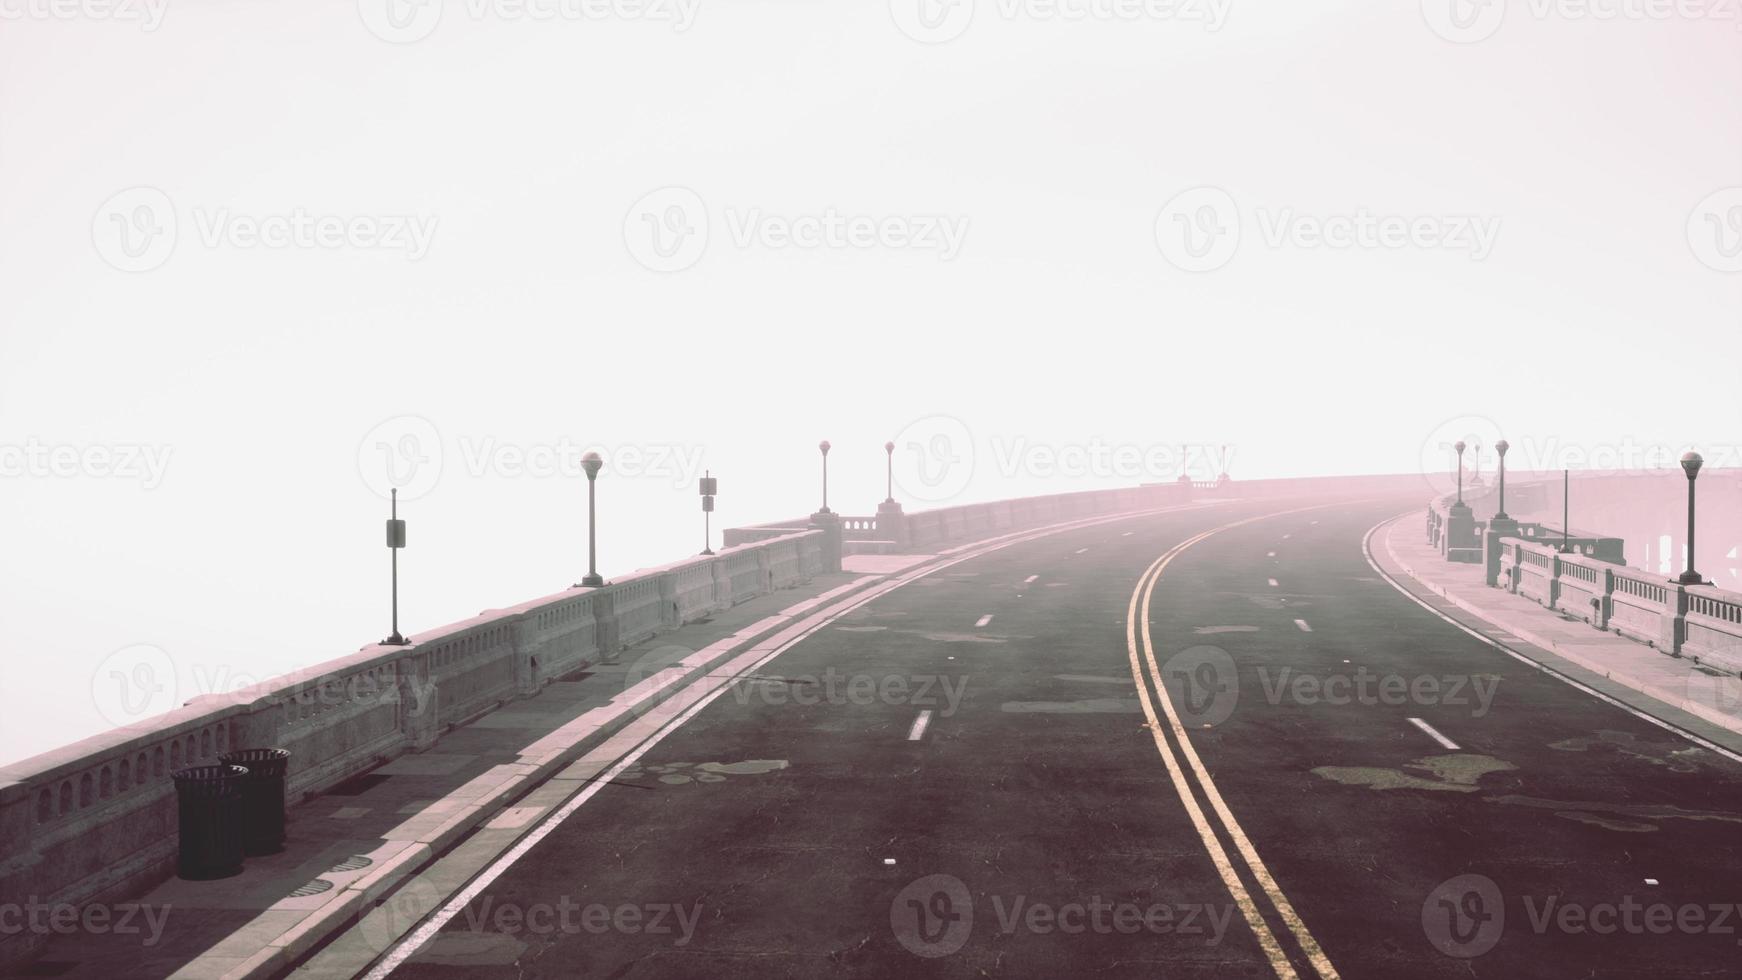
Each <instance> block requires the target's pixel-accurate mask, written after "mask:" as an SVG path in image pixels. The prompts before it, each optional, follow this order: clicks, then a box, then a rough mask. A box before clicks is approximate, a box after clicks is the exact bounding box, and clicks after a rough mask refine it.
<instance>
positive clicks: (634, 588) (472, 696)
mask: <svg viewBox="0 0 1742 980" xmlns="http://www.w3.org/2000/svg"><path fill="white" fill-rule="evenodd" d="M823 544H824V542H823V533H822V532H820V531H814V530H797V531H789V532H787V533H784V534H780V535H775V536H771V537H767V538H764V539H762V540H758V541H755V542H752V543H748V544H741V545H737V546H734V547H728V548H725V549H723V550H721V552H720V553H719V554H717V555H714V556H703V557H698V558H690V559H686V560H684V561H680V562H676V563H673V564H671V565H666V566H662V567H659V568H652V569H643V570H640V571H637V572H635V573H633V574H631V575H628V576H625V577H623V578H622V579H620V580H618V581H616V582H613V583H611V584H609V585H606V586H604V587H603V588H597V589H581V588H576V589H569V590H566V591H564V592H560V593H557V594H555V595H551V596H546V597H544V598H541V599H535V600H532V601H530V602H526V603H522V604H520V605H517V606H511V607H509V608H506V609H494V610H487V611H485V612H483V613H481V614H479V615H478V616H475V617H473V618H471V619H468V620H463V621H461V622H458V623H453V624H450V625H448V626H444V627H440V628H437V629H431V630H426V631H423V632H421V633H419V634H417V635H416V637H415V642H413V643H412V644H410V645H407V646H382V645H371V646H367V647H364V648H363V649H362V650H360V651H358V652H357V653H354V654H351V655H350V656H346V657H340V658H338V659H335V660H330V661H328V662H326V663H323V664H319V665H317V666H314V667H311V668H308V669H306V670H302V671H297V672H296V673H293V674H288V675H285V676H283V677H278V678H274V679H272V680H269V681H266V682H263V683H260V684H256V685H254V686H252V687H248V688H245V689H242V690H239V691H236V692H233V693H230V694H222V695H208V696H205V697H201V698H197V699H195V700H193V701H191V702H189V703H188V704H187V705H185V706H183V707H181V708H178V709H176V710H174V711H171V712H168V713H166V714H163V715H160V716H157V717H153V718H150V719H147V720H145V721H142V722H140V723H139V724H136V725H133V726H130V727H127V728H122V729H117V730H115V731H112V732H106V733H104V734H102V735H98V736H94V737H92V738H88V739H85V740H83V741H80V742H76V743H74V744H72V745H69V746H66V747H64V748H62V749H59V750H56V751H54V752H49V753H46V754H43V755H39V756H36V757H34V758H30V759H26V760H23V761H21V762H18V763H14V764H12V765H9V766H5V767H3V768H0V895H6V896H20V897H23V896H33V897H34V898H35V899H36V900H40V901H44V902H54V903H61V902H65V903H70V904H80V903H84V902H89V901H94V900H100V899H103V898H105V897H109V896H112V895H120V894H126V893H129V892H133V891H136V890H138V889H140V888H142V887H144V886H147V885H149V884H150V883H152V882H154V881H156V880H160V879H162V878H164V877H167V876H168V875H169V874H170V873H171V872H172V870H173V867H174V860H175V850H176V834H177V829H176V803H175V793H174V788H173V785H172V783H171V781H170V778H169V774H170V773H171V772H172V771H173V770H175V769H179V768H181V767H183V766H188V765H195V764H204V763H212V762H215V761H216V760H217V757H218V755H219V754H220V753H222V752H225V751H228V750H230V749H232V748H251V747H264V746H277V747H282V748H286V749H289V750H290V751H291V769H290V772H289V774H288V777H287V780H288V791H289V794H290V798H291V799H293V800H295V799H301V798H304V797H306V796H308V795H311V794H314V793H317V792H319V791H321V790H323V789H326V788H329V787H331V786H334V785H336V784H338V783H340V782H342V781H344V780H345V779H347V778H349V777H351V776H353V775H355V774H358V773H361V772H364V771H366V770H368V769H371V768H373V767H375V766H376V765H378V764H380V763H382V762H385V761H387V760H389V759H392V758H393V757H395V756H397V755H400V754H402V753H404V752H407V751H413V750H416V749H420V748H424V747H427V746H428V745H430V744H431V743H433V742H434V741H435V740H436V738H438V737H439V736H440V735H441V734H442V733H443V732H444V731H446V730H448V729H450V728H452V727H454V726H456V725H460V724H463V723H465V722H467V721H469V720H472V719H475V718H477V717H478V716H480V715H482V714H484V713H486V712H488V711H491V710H493V709H494V708H496V707H498V706H499V705H501V704H502V703H504V702H506V701H509V700H512V699H515V698H518V697H523V696H526V695H529V694H532V693H535V692H537V691H538V690H539V689H540V688H541V687H543V685H545V684H546V683H548V682H549V681H551V680H553V679H555V678H559V677H562V676H564V675H566V674H569V673H571V672H573V671H575V670H578V669H581V668H583V667H585V666H587V665H589V664H593V663H597V662H600V661H607V662H608V661H611V660H614V659H615V657H616V656H617V654H618V652H619V651H620V650H621V649H622V648H623V647H625V646H627V645H629V644H632V643H635V642H637V641H639V640H643V639H646V638H647V637H649V636H652V635H654V634H655V633H657V632H659V631H661V630H665V629H671V628H674V627H676V626H679V625H681V624H683V623H684V622H687V621H690V620H693V619H697V618H700V617H701V616H704V615H707V614H708V613H710V612H712V611H715V610H719V609H723V608H727V607H730V606H731V605H734V604H736V603H739V602H743V601H745V600H746V599H750V598H753V597H755V596H759V595H766V594H768V593H769V592H771V591H773V590H775V589H780V588H786V587H791V586H793V585H797V584H799V583H800V582H802V581H804V580H806V579H808V578H809V577H810V576H812V575H814V574H816V573H817V572H819V571H821V570H822V568H823V560H822V555H823ZM30 938H31V937H28V936H12V935H0V962H8V961H10V960H11V959H12V956H11V953H10V951H9V950H7V949H6V948H5V947H6V946H8V945H10V944H12V943H14V942H28V941H29V940H30Z"/></svg>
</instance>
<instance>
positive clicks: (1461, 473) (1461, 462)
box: [1452, 439, 1466, 507]
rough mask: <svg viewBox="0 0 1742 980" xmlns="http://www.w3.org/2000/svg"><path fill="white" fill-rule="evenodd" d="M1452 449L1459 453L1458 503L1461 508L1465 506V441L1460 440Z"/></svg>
mask: <svg viewBox="0 0 1742 980" xmlns="http://www.w3.org/2000/svg"><path fill="white" fill-rule="evenodd" d="M1452 448H1453V449H1456V450H1457V451H1458V503H1457V506H1460V507H1461V506H1463V504H1464V449H1465V448H1466V447H1465V446H1464V440H1462V439H1459V440H1458V442H1457V445H1455V446H1453V447H1452Z"/></svg>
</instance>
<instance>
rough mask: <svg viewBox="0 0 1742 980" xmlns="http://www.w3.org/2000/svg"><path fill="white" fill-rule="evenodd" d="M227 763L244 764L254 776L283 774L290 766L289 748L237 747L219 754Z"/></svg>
mask: <svg viewBox="0 0 1742 980" xmlns="http://www.w3.org/2000/svg"><path fill="white" fill-rule="evenodd" d="M218 759H219V761H221V762H223V763H224V764H225V765H232V766H243V767H246V768H247V770H248V775H249V776H251V777H254V778H260V779H265V778H270V777H273V776H282V775H284V773H285V770H287V769H289V768H290V750H289V749H237V750H236V751H234V752H225V753H224V754H223V755H220V756H218Z"/></svg>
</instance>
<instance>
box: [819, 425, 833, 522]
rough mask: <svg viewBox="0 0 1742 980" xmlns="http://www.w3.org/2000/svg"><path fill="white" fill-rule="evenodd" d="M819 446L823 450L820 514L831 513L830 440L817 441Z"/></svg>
mask: <svg viewBox="0 0 1742 980" xmlns="http://www.w3.org/2000/svg"><path fill="white" fill-rule="evenodd" d="M817 448H818V449H820V450H822V452H823V507H822V509H821V510H819V511H817V513H819V514H828V513H831V511H830V510H829V440H827V439H824V440H823V441H822V442H819V443H817Z"/></svg>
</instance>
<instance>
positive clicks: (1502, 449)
mask: <svg viewBox="0 0 1742 980" xmlns="http://www.w3.org/2000/svg"><path fill="white" fill-rule="evenodd" d="M1511 448H1512V445H1511V444H1510V443H1508V442H1507V441H1506V440H1505V439H1502V440H1500V441H1499V442H1497V443H1495V444H1494V451H1495V452H1497V453H1499V454H1500V510H1499V511H1497V512H1496V513H1495V514H1494V517H1495V519H1496V520H1502V521H1505V520H1510V518H1509V517H1507V516H1506V450H1508V449H1511Z"/></svg>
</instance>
